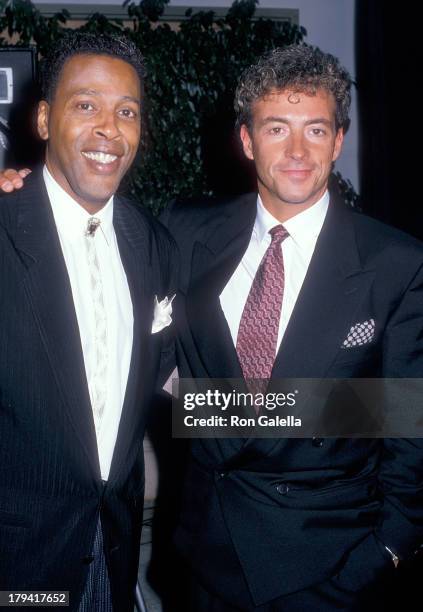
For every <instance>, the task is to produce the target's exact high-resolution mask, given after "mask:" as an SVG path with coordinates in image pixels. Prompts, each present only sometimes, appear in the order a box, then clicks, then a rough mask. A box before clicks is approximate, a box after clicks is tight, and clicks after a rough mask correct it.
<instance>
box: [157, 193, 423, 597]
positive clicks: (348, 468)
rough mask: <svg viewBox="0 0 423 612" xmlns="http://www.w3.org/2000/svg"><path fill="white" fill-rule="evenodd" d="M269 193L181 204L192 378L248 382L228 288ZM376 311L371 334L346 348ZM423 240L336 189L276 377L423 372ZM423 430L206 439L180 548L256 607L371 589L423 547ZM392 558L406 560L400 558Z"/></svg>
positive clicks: (174, 228) (201, 570) (213, 585)
mask: <svg viewBox="0 0 423 612" xmlns="http://www.w3.org/2000/svg"><path fill="white" fill-rule="evenodd" d="M256 197H257V196H256V194H251V195H248V196H242V197H240V198H238V199H237V200H235V201H228V202H226V203H221V204H215V203H212V204H211V205H207V204H204V205H203V206H189V205H187V206H179V207H178V206H174V207H172V208H171V209H169V211H168V212H167V213H166V214H165V216H164V218H163V221H164V223H165V224H166V225H167V227H168V228H169V229H170V231H171V233H172V234H173V236H174V237H175V239H176V241H177V244H178V246H179V248H180V250H181V260H182V266H181V267H182V282H181V293H182V294H183V295H184V296H185V304H184V303H183V302H181V301H180V302H179V305H180V306H179V308H178V309H177V312H176V315H175V316H176V319H177V324H178V327H179V340H178V357H179V370H180V376H182V377H200V378H207V377H212V378H241V377H242V373H241V368H240V364H239V362H238V358H237V355H236V351H235V348H234V345H233V342H232V339H231V336H230V332H229V328H228V325H227V323H226V319H225V317H224V314H223V311H222V309H221V307H220V302H219V295H220V293H221V292H222V290H223V288H224V286H225V285H226V283H227V282H228V280H229V279H230V277H231V275H232V274H233V272H234V270H235V268H236V266H237V265H238V263H239V262H240V260H241V258H242V256H243V254H244V252H245V250H246V248H247V246H248V243H249V240H250V237H251V232H252V228H253V224H254V220H255V215H256ZM369 319H374V320H375V336H374V338H373V341H372V342H370V343H368V344H364V345H362V346H357V347H355V348H352V349H349V350H343V349H341V345H342V343H343V340H344V339H345V338H346V336H347V335H348V332H349V330H350V327H351V326H352V325H354V324H356V323H358V322H364V321H366V320H369ZM422 374H423V248H422V245H421V243H418V242H417V241H415V240H413V239H411V238H410V237H408V236H406V235H404V234H402V233H400V232H398V231H396V230H394V229H392V228H389V227H387V226H384V225H382V224H380V223H379V222H377V221H375V220H372V219H370V218H368V217H366V216H364V215H360V214H357V213H355V212H353V211H352V210H350V209H347V208H346V207H345V205H344V204H343V203H342V204H341V203H337V202H336V201H334V199H331V203H330V206H329V211H328V214H327V217H326V220H325V223H324V226H323V228H322V231H321V234H320V236H319V238H318V242H317V244H316V248H315V252H314V254H313V257H312V260H311V263H310V266H309V269H308V272H307V275H306V278H305V281H304V284H303V286H302V289H301V292H300V295H299V297H298V300H297V303H296V305H295V308H294V311H293V313H292V316H291V319H290V321H289V325H288V328H287V330H286V333H285V335H284V338H283V341H282V343H281V347H280V350H279V352H278V354H277V356H276V361H275V364H274V368H273V372H272V378H284V377H288V378H290V377H292V378H307V377H312V378H313V377H314V378H320V377H328V378H349V377H351V378H354V377H380V376H382V377H421V376H422ZM422 478H423V441H422V440H420V439H412V440H403V439H386V440H383V439H376V440H375V439H324V440H323V439H313V440H312V439H249V440H243V439H237V440H235V439H223V440H210V439H203V440H193V442H192V460H191V465H190V468H189V472H188V476H187V479H186V493H185V503H184V506H183V510H182V515H181V520H180V525H179V528H178V531H177V534H176V542H177V545H178V547H179V549H180V551H181V552H182V554H183V555H184V556H185V557H186V558H187V560H188V561H189V563H190V564H191V565H192V567H193V570H194V572H196V573H197V575H198V576H199V578H200V580H201V581H202V582H203V584H205V585H206V587H208V588H209V589H210V590H211V591H212V592H217V593H218V594H220V595H221V596H222V597H223V599H225V600H228V601H229V602H231V603H232V604H234V605H237V606H240V607H242V606H247V605H248V602H249V601H250V596H249V595H248V591H249V593H250V594H251V597H252V599H253V601H254V603H255V604H256V605H260V604H263V603H265V602H268V601H271V600H272V599H274V598H277V597H279V596H281V595H285V594H289V593H293V592H295V591H297V590H300V589H304V588H307V587H309V586H311V585H313V584H317V583H319V582H322V581H324V580H325V579H327V578H329V577H331V576H335V575H336V576H337V577H338V580H339V583H340V584H341V585H342V586H343V588H346V589H351V590H352V591H360V590H361V589H363V588H364V587H365V586H366V585H367V584H368V583H371V582H372V581H373V580H374V579H375V578H376V577H377V575H378V574H379V573H380V572H381V571H383V570H384V569H385V568H388V567H390V566H391V564H392V563H391V559H390V557H389V555H388V553H387V552H386V551H385V548H384V544H386V545H388V546H389V547H390V548H392V549H393V550H394V551H396V552H397V554H399V555H400V556H401V557H403V558H406V557H409V556H412V554H413V552H414V551H415V549H417V548H418V546H419V544H420V543H421V542H422V541H423V489H422ZM392 567H393V566H392Z"/></svg>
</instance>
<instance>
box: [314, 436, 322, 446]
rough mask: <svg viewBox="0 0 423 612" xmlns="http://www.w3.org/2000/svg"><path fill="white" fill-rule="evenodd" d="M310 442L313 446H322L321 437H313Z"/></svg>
mask: <svg viewBox="0 0 423 612" xmlns="http://www.w3.org/2000/svg"><path fill="white" fill-rule="evenodd" d="M312 444H313V446H316V447H317V448H322V446H323V438H313V442H312Z"/></svg>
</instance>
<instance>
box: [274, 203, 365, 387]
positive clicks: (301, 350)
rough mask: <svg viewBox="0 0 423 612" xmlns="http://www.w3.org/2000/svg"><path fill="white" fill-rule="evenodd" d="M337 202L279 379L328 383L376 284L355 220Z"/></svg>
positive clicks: (282, 355)
mask: <svg viewBox="0 0 423 612" xmlns="http://www.w3.org/2000/svg"><path fill="white" fill-rule="evenodd" d="M352 214H354V213H353V212H351V211H349V210H348V209H347V208H346V207H345V204H344V203H343V202H336V201H333V200H332V201H331V204H330V206H329V210H328V214H327V217H326V219H325V223H324V225H323V228H322V231H321V232H320V235H319V238H318V241H317V243H316V248H315V251H314V254H313V257H312V259H311V262H310V266H309V269H308V271H307V274H306V277H305V279H304V283H303V286H302V289H301V291H300V294H299V296H298V299H297V303H296V305H295V308H294V311H293V313H292V316H291V319H290V321H289V324H288V327H287V330H286V333H285V335H284V338H283V340H282V343H281V346H280V349H279V351H278V354H277V356H276V360H275V364H274V367H273V372H272V377H273V378H290V377H294V378H295V377H302V378H306V377H310V378H323V377H324V376H325V375H326V372H327V371H328V369H329V367H330V365H331V363H332V362H333V361H334V359H335V357H336V355H337V353H338V350H341V345H342V342H343V340H344V338H345V336H346V334H347V332H348V330H349V327H350V325H351V324H352V322H353V316H354V313H355V311H356V310H357V308H358V305H359V303H360V301H361V300H362V299H363V295H364V294H365V292H366V290H367V288H368V287H369V285H370V284H371V282H372V280H373V277H374V272H373V270H367V269H363V267H362V264H361V261H360V256H359V252H358V249H357V244H356V239H355V234H354V227H353V224H352V223H351V215H352Z"/></svg>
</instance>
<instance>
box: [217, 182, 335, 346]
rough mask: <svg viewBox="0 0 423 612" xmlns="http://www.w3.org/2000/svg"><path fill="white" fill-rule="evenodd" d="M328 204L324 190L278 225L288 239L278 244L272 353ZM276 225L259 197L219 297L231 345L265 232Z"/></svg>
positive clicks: (262, 249)
mask: <svg viewBox="0 0 423 612" xmlns="http://www.w3.org/2000/svg"><path fill="white" fill-rule="evenodd" d="M328 205H329V194H328V192H327V191H326V192H325V193H324V195H323V196H322V197H321V198H320V200H319V201H318V202H316V203H315V204H313V206H311V207H310V208H307V209H306V210H304V211H303V212H300V213H298V214H297V215H295V216H294V217H291V218H290V219H288V221H285V222H284V223H283V224H282V225H283V226H284V227H285V229H287V230H288V232H289V236H288V237H287V238H286V239H285V240H284V241H283V242H282V245H281V248H282V254H283V260H284V268H285V288H284V294H283V302H282V312H281V316H280V320H279V333H278V341H277V349H276V351H278V350H279V347H280V344H281V342H282V338H283V336H284V334H285V331H286V328H287V326H288V323H289V319H290V318H291V314H292V311H293V310H294V306H295V302H296V301H297V298H298V295H299V293H300V289H301V286H302V284H303V282H304V278H305V275H306V273H307V270H308V266H309V264H310V260H311V257H312V255H313V251H314V247H315V246H316V242H317V238H318V236H319V234H320V230H321V229H322V226H323V222H324V220H325V217H326V213H327V210H328ZM293 206H294V205H293ZM280 224H281V223H280V221H278V220H277V219H276V218H275V217H273V215H271V214H270V213H269V211H268V210H266V208H265V207H264V206H263V203H262V201H261V199H260V196H259V197H258V200H257V215H256V220H255V223H254V227H253V232H252V234H251V239H250V243H249V245H248V248H247V250H246V251H245V254H244V256H243V258H242V260H241V262H240V263H239V265H238V267H237V268H236V270H235V272H234V273H233V275H232V276H231V278H230V280H229V282H228V284H227V285H226V287H225V288H224V289H223V291H222V293H221V295H220V304H221V306H222V310H223V312H224V315H225V317H226V320H227V323H228V326H229V329H230V332H231V336H232V340H233V342H234V345H235V346H236V338H237V335H238V328H239V324H240V321H241V316H242V312H243V310H244V306H245V302H246V301H247V297H248V294H249V292H250V289H251V285H252V284H253V280H254V277H255V275H256V272H257V269H258V267H259V265H260V262H261V260H262V259H263V256H264V254H265V252H266V250H267V247H268V246H269V245H270V243H271V236H270V234H269V230H271V229H272V227H275V226H276V225H280ZM311 307H312V306H311Z"/></svg>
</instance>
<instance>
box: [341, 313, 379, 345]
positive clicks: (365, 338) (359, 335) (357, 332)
mask: <svg viewBox="0 0 423 612" xmlns="http://www.w3.org/2000/svg"><path fill="white" fill-rule="evenodd" d="M374 335H375V320H374V319H369V320H368V321H363V322H362V323H356V324H355V325H353V326H352V327H351V329H350V331H349V332H348V336H347V337H346V338H345V340H344V342H343V343H342V346H341V348H344V349H347V348H352V347H353V346H362V345H363V344H369V342H371V341H372V340H373V337H374Z"/></svg>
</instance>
